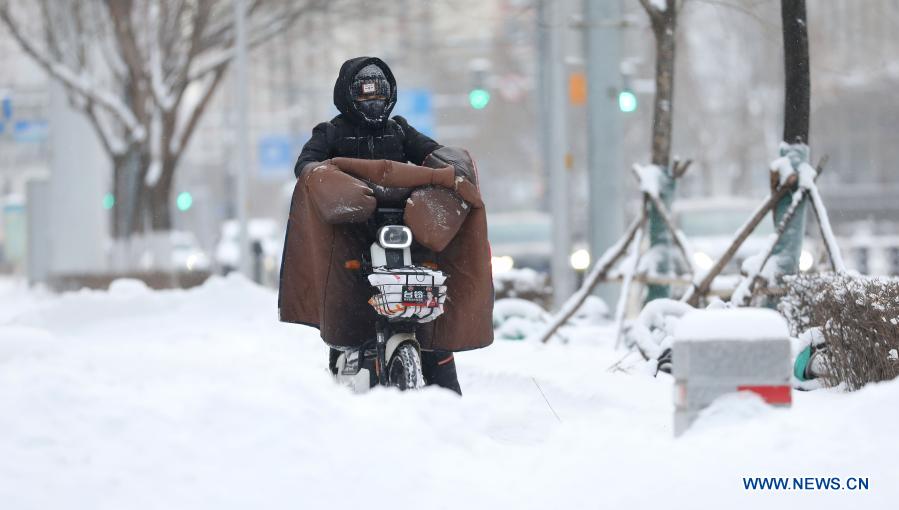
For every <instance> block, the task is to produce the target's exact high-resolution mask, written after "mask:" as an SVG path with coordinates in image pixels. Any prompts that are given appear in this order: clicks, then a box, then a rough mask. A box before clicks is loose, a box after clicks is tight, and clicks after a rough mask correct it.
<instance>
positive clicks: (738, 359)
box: [671, 308, 792, 435]
mask: <svg viewBox="0 0 899 510" xmlns="http://www.w3.org/2000/svg"><path fill="white" fill-rule="evenodd" d="M671 356H672V361H671V365H672V375H673V376H674V379H675V396H674V399H675V411H674V433H675V435H680V434H682V433H683V432H684V431H685V430H686V429H687V428H688V427H689V426H690V424H691V423H693V421H694V420H695V419H696V417H697V416H698V415H699V412H700V411H702V409H704V408H706V407H708V406H709V405H710V404H711V403H712V402H713V401H714V400H715V399H716V398H718V397H720V396H721V395H725V394H728V393H733V392H736V391H751V392H753V393H756V394H758V395H759V396H760V397H761V398H762V399H764V400H765V401H766V402H768V403H769V404H772V405H778V406H789V405H790V403H791V402H792V393H791V387H790V368H791V367H790V341H789V330H788V328H787V323H786V321H785V320H784V319H783V317H781V316H780V315H779V314H778V313H777V312H775V311H773V310H768V309H760V308H737V309H722V310H696V311H692V312H690V313H688V314H686V315H685V316H684V317H683V318H682V319H681V320H680V321H679V322H678V324H677V328H676V329H675V332H674V343H673V347H672V352H671Z"/></svg>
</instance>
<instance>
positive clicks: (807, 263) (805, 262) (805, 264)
mask: <svg viewBox="0 0 899 510" xmlns="http://www.w3.org/2000/svg"><path fill="white" fill-rule="evenodd" d="M813 265H815V257H813V256H812V254H811V252H810V251H808V250H802V253H801V254H800V255H799V270H800V271H808V270H809V269H811V268H812V266H813Z"/></svg>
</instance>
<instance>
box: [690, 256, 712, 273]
mask: <svg viewBox="0 0 899 510" xmlns="http://www.w3.org/2000/svg"><path fill="white" fill-rule="evenodd" d="M693 263H694V264H696V267H698V268H699V269H702V270H703V271H708V270H709V269H711V268H712V266H714V265H715V261H714V260H712V257H709V256H708V254H707V253H704V252H701V251H697V252H695V253H693Z"/></svg>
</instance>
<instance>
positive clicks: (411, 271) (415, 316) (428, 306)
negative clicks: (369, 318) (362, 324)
mask: <svg viewBox="0 0 899 510" xmlns="http://www.w3.org/2000/svg"><path fill="white" fill-rule="evenodd" d="M446 278H447V276H446V275H445V274H443V273H442V272H441V271H437V270H434V269H428V268H425V267H418V266H406V267H403V268H399V269H387V268H385V267H378V268H374V269H373V272H372V274H370V275H368V282H369V283H370V284H371V285H372V286H373V287H374V288H376V289H377V290H378V293H377V294H375V295H374V296H372V297H371V298H370V299H369V300H368V303H369V304H370V305H371V306H372V307H373V308H374V309H375V311H376V312H378V314H379V315H382V316H384V317H388V318H390V319H395V320H400V319H405V320H412V321H415V322H419V323H425V322H430V321H432V320H434V319H436V318H437V317H440V316H441V315H443V306H444V303H445V301H446V285H444V283H445V282H446Z"/></svg>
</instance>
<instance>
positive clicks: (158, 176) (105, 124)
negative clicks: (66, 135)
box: [0, 0, 330, 237]
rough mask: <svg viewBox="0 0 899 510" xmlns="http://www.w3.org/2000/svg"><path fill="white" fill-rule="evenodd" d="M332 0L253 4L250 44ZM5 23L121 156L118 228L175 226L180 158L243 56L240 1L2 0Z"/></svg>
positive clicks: (0, 19) (116, 157)
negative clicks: (238, 38)
mask: <svg viewBox="0 0 899 510" xmlns="http://www.w3.org/2000/svg"><path fill="white" fill-rule="evenodd" d="M329 4H330V2H328V1H326V0H298V1H286V0H253V1H250V2H248V9H247V25H248V32H249V33H248V39H249V45H250V47H251V48H253V47H257V46H259V45H261V44H263V43H264V42H266V41H268V40H270V39H271V38H272V37H274V36H276V35H277V34H279V33H281V32H283V31H284V30H286V29H287V28H288V27H290V26H291V24H293V23H294V22H295V21H296V20H297V19H299V18H300V17H302V16H303V15H304V14H306V13H308V12H310V11H313V10H317V9H323V8H325V7H327V6H329ZM0 24H2V25H3V26H5V27H6V28H7V29H8V30H9V32H10V33H11V35H12V36H13V38H14V39H15V40H16V42H17V43H18V44H19V46H21V48H22V49H23V51H24V52H25V53H27V54H28V55H29V56H30V57H31V58H32V59H34V61H35V62H37V63H38V65H40V66H41V67H42V68H43V69H44V70H45V71H46V72H47V74H48V75H49V76H50V77H51V78H52V79H54V80H56V81H58V82H59V83H61V84H62V85H63V86H64V87H65V88H66V90H67V91H68V93H69V96H70V99H71V102H72V104H73V106H75V107H76V108H77V109H79V110H81V111H82V113H84V115H85V116H86V117H87V119H88V120H89V122H90V123H91V125H92V126H93V127H94V130H95V131H96V133H97V136H98V137H99V138H100V141H101V144H102V146H103V148H104V149H105V150H106V152H107V153H108V155H109V157H110V159H111V160H112V162H113V167H114V179H113V182H114V185H113V193H114V195H115V196H116V197H117V200H116V205H115V207H114V209H113V215H114V221H113V225H114V227H113V235H114V236H115V237H126V236H128V235H130V234H132V233H134V232H138V231H141V230H144V229H145V228H147V227H148V226H149V227H150V228H152V229H154V230H165V229H169V228H170V227H171V215H170V211H169V206H170V204H169V202H170V198H171V196H170V195H171V186H172V184H173V181H174V174H175V171H176V169H177V167H178V162H179V161H180V159H181V156H182V154H183V153H184V151H185V149H186V148H187V145H188V142H189V141H190V138H191V135H192V133H193V131H194V129H195V128H196V126H197V124H198V123H199V120H200V118H201V117H202V113H203V111H205V109H206V107H207V105H208V104H209V102H210V101H211V99H212V97H213V96H214V95H215V92H216V90H217V88H218V86H219V85H220V83H221V82H222V80H223V77H224V76H225V74H226V72H227V68H228V64H229V63H230V62H231V60H232V59H233V57H234V9H233V4H232V2H231V0H68V1H65V2H56V1H52V0H38V1H37V2H34V1H29V0H0ZM188 89H191V90H193V91H195V92H197V93H196V94H194V93H191V99H190V100H186V97H185V92H186V91H187V90H188ZM135 183H137V184H135Z"/></svg>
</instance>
